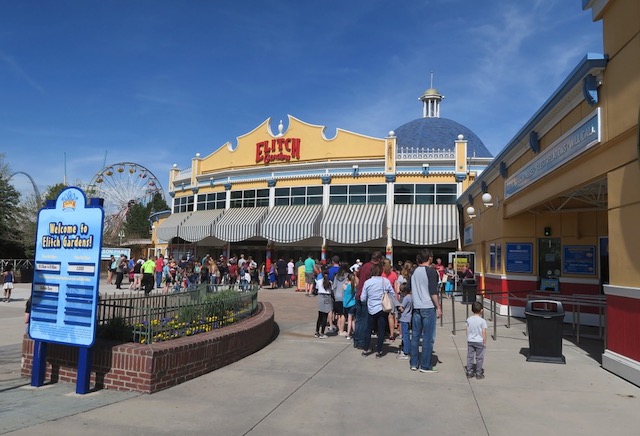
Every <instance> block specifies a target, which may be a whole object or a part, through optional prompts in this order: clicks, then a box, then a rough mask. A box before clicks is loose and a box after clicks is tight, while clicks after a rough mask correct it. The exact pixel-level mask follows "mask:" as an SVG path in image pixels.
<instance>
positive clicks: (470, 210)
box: [467, 206, 476, 218]
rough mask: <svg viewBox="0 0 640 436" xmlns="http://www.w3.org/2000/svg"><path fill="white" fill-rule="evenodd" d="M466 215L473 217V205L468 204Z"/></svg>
mask: <svg viewBox="0 0 640 436" xmlns="http://www.w3.org/2000/svg"><path fill="white" fill-rule="evenodd" d="M467 215H469V218H475V217H476V209H475V208H474V207H473V206H469V207H468V208H467Z"/></svg>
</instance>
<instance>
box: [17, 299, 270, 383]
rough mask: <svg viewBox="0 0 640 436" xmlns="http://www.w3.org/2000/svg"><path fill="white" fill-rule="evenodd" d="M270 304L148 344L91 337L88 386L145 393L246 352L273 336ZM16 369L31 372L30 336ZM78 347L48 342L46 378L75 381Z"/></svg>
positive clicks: (197, 375) (180, 380) (183, 379)
mask: <svg viewBox="0 0 640 436" xmlns="http://www.w3.org/2000/svg"><path fill="white" fill-rule="evenodd" d="M273 314H274V313H273V306H271V304H270V303H259V305H258V311H257V312H256V314H255V315H254V316H252V317H250V318H247V319H245V320H242V321H240V322H238V323H236V324H233V325H231V326H229V327H224V328H222V329H219V330H214V331H211V332H207V333H200V334H197V335H194V336H188V337H184V338H179V339H173V340H171V341H167V342H159V343H156V344H151V345H144V344H135V343H125V344H123V343H113V342H105V341H100V340H96V343H95V345H94V347H93V365H92V368H91V386H92V387H95V388H96V389H100V388H104V389H115V390H123V391H135V392H142V393H147V394H152V393H154V392H158V391H161V390H163V389H166V388H169V387H171V386H175V385H177V384H180V383H183V382H185V381H187V380H191V379H193V378H196V377H199V376H201V375H203V374H206V373H208V372H211V371H213V370H215V369H218V368H221V367H223V366H225V365H228V364H230V363H233V362H235V361H237V360H240V359H242V358H243V357H246V356H248V355H250V354H252V353H254V352H256V351H258V350H260V349H261V348H263V347H264V346H265V345H267V344H268V343H269V342H270V341H271V338H272V336H273V329H274V320H273ZM22 357H23V364H22V369H21V374H22V376H23V377H31V366H32V364H33V341H32V340H31V339H29V337H28V336H26V335H25V337H24V339H23V341H22ZM77 369H78V349H77V348H76V347H70V346H66V345H58V344H48V351H47V370H46V375H45V380H47V381H48V382H52V383H55V382H57V381H64V382H69V383H75V382H76V375H77Z"/></svg>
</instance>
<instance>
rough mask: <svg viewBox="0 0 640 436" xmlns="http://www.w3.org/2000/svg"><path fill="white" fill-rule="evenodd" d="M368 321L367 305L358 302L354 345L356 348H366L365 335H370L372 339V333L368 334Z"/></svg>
mask: <svg viewBox="0 0 640 436" xmlns="http://www.w3.org/2000/svg"><path fill="white" fill-rule="evenodd" d="M368 319H369V312H368V311H367V303H363V302H362V301H360V300H356V331H355V334H354V335H353V345H354V346H355V347H356V348H362V347H364V339H365V334H369V337H371V331H368V332H367V328H368Z"/></svg>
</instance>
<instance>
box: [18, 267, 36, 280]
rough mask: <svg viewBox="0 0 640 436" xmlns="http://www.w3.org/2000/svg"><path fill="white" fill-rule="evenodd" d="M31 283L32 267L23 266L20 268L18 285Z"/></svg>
mask: <svg viewBox="0 0 640 436" xmlns="http://www.w3.org/2000/svg"><path fill="white" fill-rule="evenodd" d="M31 282H33V267H31V266H23V267H20V283H31Z"/></svg>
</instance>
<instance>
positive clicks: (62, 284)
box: [29, 187, 104, 347]
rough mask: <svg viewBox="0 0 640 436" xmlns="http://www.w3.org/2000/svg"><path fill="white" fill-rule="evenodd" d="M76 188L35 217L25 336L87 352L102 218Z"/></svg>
mask: <svg viewBox="0 0 640 436" xmlns="http://www.w3.org/2000/svg"><path fill="white" fill-rule="evenodd" d="M100 203H101V201H100V200H99V199H92V203H91V204H87V199H86V196H85V193H84V192H83V191H82V190H81V189H79V188H75V187H70V188H67V189H65V190H63V191H62V192H61V193H60V194H59V195H58V198H57V199H56V200H55V201H48V202H47V206H46V207H45V208H43V209H41V210H40V212H39V214H38V225H37V236H36V252H35V267H34V269H35V271H34V277H33V285H32V289H31V318H30V323H29V336H31V338H32V339H34V340H40V341H46V342H54V343H60V344H67V345H75V346H80V347H90V346H92V345H93V342H94V340H95V329H96V308H97V304H98V283H99V277H100V253H101V248H102V229H103V223H104V212H103V210H102V207H101V204H100Z"/></svg>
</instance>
